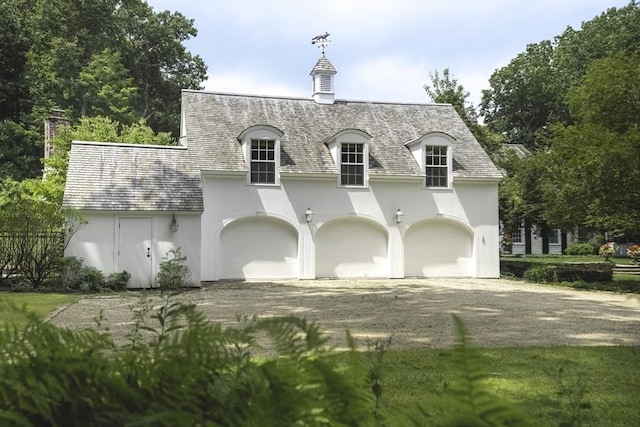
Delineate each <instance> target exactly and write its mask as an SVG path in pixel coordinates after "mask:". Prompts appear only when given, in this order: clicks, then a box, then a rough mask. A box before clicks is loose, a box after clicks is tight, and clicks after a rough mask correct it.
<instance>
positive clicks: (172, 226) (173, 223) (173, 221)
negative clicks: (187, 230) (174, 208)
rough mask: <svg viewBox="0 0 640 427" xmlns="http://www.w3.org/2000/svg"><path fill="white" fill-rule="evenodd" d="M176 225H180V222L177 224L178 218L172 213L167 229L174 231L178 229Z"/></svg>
mask: <svg viewBox="0 0 640 427" xmlns="http://www.w3.org/2000/svg"><path fill="white" fill-rule="evenodd" d="M178 227H180V224H178V220H177V219H176V216H175V214H174V215H173V217H172V218H171V222H170V223H169V229H170V230H171V231H173V232H174V233H175V232H177V231H178Z"/></svg>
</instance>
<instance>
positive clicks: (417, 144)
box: [405, 132, 456, 190]
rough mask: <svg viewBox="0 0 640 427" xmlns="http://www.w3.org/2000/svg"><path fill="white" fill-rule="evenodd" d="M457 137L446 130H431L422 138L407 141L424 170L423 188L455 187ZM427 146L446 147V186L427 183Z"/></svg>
mask: <svg viewBox="0 0 640 427" xmlns="http://www.w3.org/2000/svg"><path fill="white" fill-rule="evenodd" d="M455 140H456V139H455V138H454V137H452V136H451V135H449V134H446V133H444V132H430V133H428V134H426V135H423V136H421V137H420V138H417V139H414V140H412V141H409V142H407V143H405V146H406V147H407V148H408V149H409V150H410V151H411V154H413V157H414V158H415V160H416V162H417V163H418V165H419V166H420V170H422V176H423V177H424V178H423V180H422V188H423V189H425V190H452V189H453V144H454V142H455ZM427 147H446V148H447V153H446V163H447V164H446V168H447V172H446V173H447V176H446V182H447V185H446V186H433V185H427Z"/></svg>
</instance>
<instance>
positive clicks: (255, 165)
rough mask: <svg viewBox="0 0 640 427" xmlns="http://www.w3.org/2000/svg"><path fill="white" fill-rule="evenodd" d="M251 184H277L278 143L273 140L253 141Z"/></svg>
mask: <svg viewBox="0 0 640 427" xmlns="http://www.w3.org/2000/svg"><path fill="white" fill-rule="evenodd" d="M251 182H252V183H254V184H275V182H276V142H275V140H273V139H252V140H251Z"/></svg>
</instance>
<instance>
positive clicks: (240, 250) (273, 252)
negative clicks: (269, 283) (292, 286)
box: [220, 218, 298, 279]
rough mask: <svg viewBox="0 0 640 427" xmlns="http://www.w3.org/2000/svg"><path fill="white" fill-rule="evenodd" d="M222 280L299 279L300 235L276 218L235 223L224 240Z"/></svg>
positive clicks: (223, 235)
mask: <svg viewBox="0 0 640 427" xmlns="http://www.w3.org/2000/svg"><path fill="white" fill-rule="evenodd" d="M220 269H221V272H220V277H221V278H222V279H275V278H297V277H298V235H297V232H296V231H295V230H294V229H293V227H291V226H290V225H288V224H286V223H284V222H282V221H280V220H277V219H273V218H250V219H244V220H239V221H235V222H233V223H231V224H229V225H228V226H227V227H225V229H224V230H223V231H222V234H221V236H220Z"/></svg>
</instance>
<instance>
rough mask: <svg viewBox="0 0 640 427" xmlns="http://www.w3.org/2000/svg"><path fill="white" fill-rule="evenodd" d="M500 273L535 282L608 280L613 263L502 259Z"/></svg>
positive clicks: (611, 278)
mask: <svg viewBox="0 0 640 427" xmlns="http://www.w3.org/2000/svg"><path fill="white" fill-rule="evenodd" d="M500 273H501V274H502V275H505V276H514V277H518V278H523V279H525V280H528V281H531V282H536V283H559V282H576V281H583V282H587V283H589V282H610V281H612V280H613V265H612V264H611V263H608V262H597V263H596V262H586V263H560V262H558V263H550V264H541V263H539V262H535V261H527V260H502V261H500Z"/></svg>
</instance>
